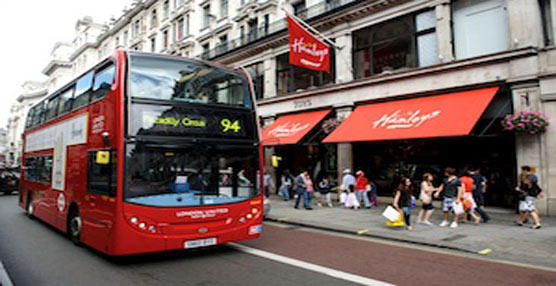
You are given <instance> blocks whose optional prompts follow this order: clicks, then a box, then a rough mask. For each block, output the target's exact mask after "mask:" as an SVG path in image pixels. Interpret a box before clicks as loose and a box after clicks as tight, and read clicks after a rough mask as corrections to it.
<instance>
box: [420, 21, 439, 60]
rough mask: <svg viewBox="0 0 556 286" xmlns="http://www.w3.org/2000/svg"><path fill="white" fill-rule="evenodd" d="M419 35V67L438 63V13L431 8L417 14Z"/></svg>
mask: <svg viewBox="0 0 556 286" xmlns="http://www.w3.org/2000/svg"><path fill="white" fill-rule="evenodd" d="M415 34H416V37H417V61H418V63H417V64H418V66H419V67H426V66H430V65H435V64H438V43H437V37H436V13H435V12H434V10H429V11H426V12H423V13H419V14H417V15H416V16H415Z"/></svg>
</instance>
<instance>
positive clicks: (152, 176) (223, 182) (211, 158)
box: [124, 143, 258, 207]
mask: <svg viewBox="0 0 556 286" xmlns="http://www.w3.org/2000/svg"><path fill="white" fill-rule="evenodd" d="M256 151H257V150H256V148H254V147H245V148H239V149H238V148H237V146H235V147H234V148H227V147H225V146H218V147H216V146H214V147H211V146H208V145H207V144H203V145H200V144H198V145H187V146H183V147H182V146H180V147H179V148H175V147H172V148H165V147H160V146H156V147H150V146H148V145H145V144H143V143H137V144H128V145H127V156H126V169H127V170H126V173H127V178H128V179H127V182H126V185H127V187H126V190H125V193H124V200H125V201H126V202H130V203H135V204H140V205H147V206H160V207H183V206H199V205H217V204H227V203H236V202H241V201H244V200H247V199H251V198H253V197H255V196H256V195H257V188H256V169H257V167H256V166H258V165H257V163H258V158H257V156H256V154H257V152H256Z"/></svg>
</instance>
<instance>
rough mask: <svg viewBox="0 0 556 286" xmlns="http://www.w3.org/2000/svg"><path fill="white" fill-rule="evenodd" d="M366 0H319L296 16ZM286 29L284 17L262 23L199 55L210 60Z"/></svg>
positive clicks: (311, 15) (306, 16)
mask: <svg viewBox="0 0 556 286" xmlns="http://www.w3.org/2000/svg"><path fill="white" fill-rule="evenodd" d="M364 1H367V0H326V1H321V2H319V3H318V4H315V5H313V6H310V7H307V8H306V9H304V10H302V11H300V12H299V13H298V14H297V15H296V16H298V17H299V18H301V19H303V20H311V19H313V18H315V17H317V16H320V15H323V14H325V13H333V12H336V11H340V10H343V9H345V8H347V7H349V6H351V5H353V4H355V3H358V2H364ZM286 29H287V25H286V21H285V19H280V20H277V21H275V22H272V23H269V24H266V23H264V22H263V23H262V24H261V25H259V26H258V27H257V29H253V30H251V31H250V32H249V33H247V34H244V35H241V36H240V37H238V38H235V39H232V40H229V41H228V42H227V44H225V45H223V46H226V48H225V49H223V48H222V47H221V46H217V47H215V48H213V49H210V50H208V51H207V52H204V53H202V54H201V55H199V57H200V58H202V59H205V60H211V59H214V58H216V57H219V56H221V55H223V54H225V53H228V52H230V51H233V50H235V49H238V48H241V47H243V46H246V45H249V44H251V43H253V42H256V41H258V40H260V39H263V38H266V37H267V36H269V35H272V34H275V33H279V32H282V31H285V30H286Z"/></svg>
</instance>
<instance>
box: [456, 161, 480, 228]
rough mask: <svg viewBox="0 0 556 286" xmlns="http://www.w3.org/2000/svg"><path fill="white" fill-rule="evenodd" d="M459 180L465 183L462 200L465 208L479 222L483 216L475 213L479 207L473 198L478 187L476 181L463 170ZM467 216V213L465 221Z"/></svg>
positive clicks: (476, 222)
mask: <svg viewBox="0 0 556 286" xmlns="http://www.w3.org/2000/svg"><path fill="white" fill-rule="evenodd" d="M459 180H460V181H461V184H462V185H463V196H462V202H463V205H464V209H466V213H467V214H468V215H470V216H471V217H472V218H473V220H474V222H475V224H478V223H479V222H480V221H481V217H479V216H478V215H477V214H476V213H475V209H477V204H476V203H475V200H474V199H473V191H474V190H475V188H476V187H475V181H474V180H473V179H472V178H471V176H469V175H468V174H467V172H463V175H462V176H461V177H460V178H459ZM466 217H467V216H466V215H464V216H463V220H464V221H465V219H466Z"/></svg>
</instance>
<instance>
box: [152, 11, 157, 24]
mask: <svg viewBox="0 0 556 286" xmlns="http://www.w3.org/2000/svg"><path fill="white" fill-rule="evenodd" d="M156 24H157V23H156V9H154V10H153V11H152V12H151V29H154V28H156Z"/></svg>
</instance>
